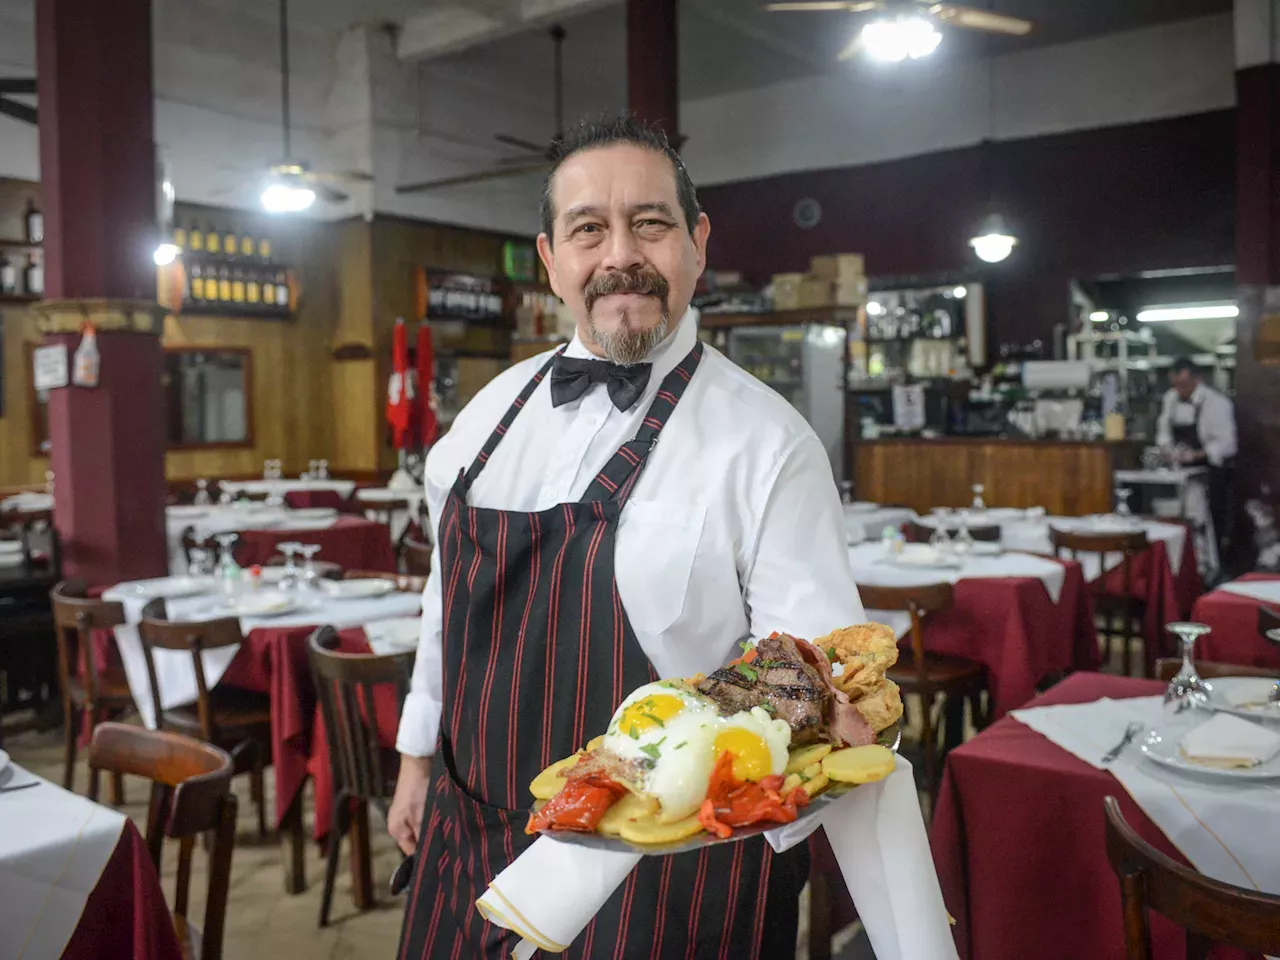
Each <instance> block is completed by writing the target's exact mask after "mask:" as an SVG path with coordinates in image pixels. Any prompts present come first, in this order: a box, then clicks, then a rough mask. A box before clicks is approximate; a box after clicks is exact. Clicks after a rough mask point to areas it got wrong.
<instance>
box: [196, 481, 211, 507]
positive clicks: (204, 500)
mask: <svg viewBox="0 0 1280 960" xmlns="http://www.w3.org/2000/svg"><path fill="white" fill-rule="evenodd" d="M192 502H193V503H194V504H196V506H200V507H207V506H208V505H209V504H211V503H212V502H213V500H212V499H211V498H210V497H209V481H208V480H197V481H196V495H195V497H194V498H193V499H192Z"/></svg>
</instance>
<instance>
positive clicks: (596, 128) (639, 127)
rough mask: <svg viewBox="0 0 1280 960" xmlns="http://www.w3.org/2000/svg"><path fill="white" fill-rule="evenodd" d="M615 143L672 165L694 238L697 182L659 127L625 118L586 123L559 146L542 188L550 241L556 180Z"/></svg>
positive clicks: (545, 229)
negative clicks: (586, 155)
mask: <svg viewBox="0 0 1280 960" xmlns="http://www.w3.org/2000/svg"><path fill="white" fill-rule="evenodd" d="M615 143H630V144H634V145H635V146H637V147H643V148H644V149H645V150H652V151H653V152H654V153H660V154H662V155H663V156H664V157H666V158H667V159H668V160H670V161H671V167H672V172H673V173H674V174H675V178H676V197H677V198H678V199H679V201H680V209H681V210H682V211H683V212H684V220H685V224H686V225H687V226H688V228H689V233H691V234H692V233H693V228H694V227H696V226H697V225H698V214H699V213H701V212H702V211H701V208H700V207H699V206H698V195H697V192H696V191H695V190H694V188H693V181H692V180H691V179H690V178H689V171H688V170H686V169H685V166H684V161H683V160H681V159H680V154H678V153H676V151H675V148H674V147H673V146H671V144H670V142H668V140H667V135H666V134H665V133H663V131H662V130H661V129H660V128H659V127H655V126H651V125H650V124H647V123H645V122H644V121H643V120H637V119H636V118H635V117H632V116H628V115H626V114H624V115H622V116H618V117H613V118H611V119H602V120H583V121H582V122H581V123H579V124H578V126H577V127H576V128H575V129H573V130H570V131H569V133H568V135H567V136H565V138H564V139H563V140H560V141H559V142H558V143H556V145H555V147H554V149H553V151H552V154H551V163H552V167H551V170H550V172H549V173H548V174H547V179H546V182H545V183H543V185H542V232H543V233H545V234H546V235H547V239H548V240H554V238H555V234H554V232H553V231H554V229H555V219H556V211H555V207H554V206H553V205H552V202H551V182H552V180H554V179H555V176H556V171H557V170H559V169H560V165H561V164H562V163H564V162H565V161H566V160H568V159H569V158H570V157H572V156H573V155H574V154H577V153H582V152H583V151H584V150H594V149H596V148H598V147H608V146H612V145H613V144H615Z"/></svg>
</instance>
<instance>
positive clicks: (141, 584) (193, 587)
mask: <svg viewBox="0 0 1280 960" xmlns="http://www.w3.org/2000/svg"><path fill="white" fill-rule="evenodd" d="M215 585H216V581H215V580H214V578H213V577H157V578H156V579H154V580H138V581H136V582H134V583H130V584H127V585H125V586H124V587H123V589H124V592H126V593H131V594H133V595H134V596H136V597H146V598H147V599H148V600H157V599H160V598H163V599H165V600H176V599H178V598H179V597H195V596H199V595H200V594H202V593H209V592H210V591H212V590H213V588H214V586H215Z"/></svg>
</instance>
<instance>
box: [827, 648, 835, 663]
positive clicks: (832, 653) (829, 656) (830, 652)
mask: <svg viewBox="0 0 1280 960" xmlns="http://www.w3.org/2000/svg"><path fill="white" fill-rule="evenodd" d="M827 659H828V660H830V661H831V662H832V663H835V662H836V648H835V647H827Z"/></svg>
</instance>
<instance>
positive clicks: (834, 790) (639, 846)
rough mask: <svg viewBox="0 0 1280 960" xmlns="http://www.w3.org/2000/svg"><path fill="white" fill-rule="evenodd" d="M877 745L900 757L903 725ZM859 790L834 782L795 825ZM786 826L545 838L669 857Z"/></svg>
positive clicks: (549, 833) (550, 833) (564, 833)
mask: <svg viewBox="0 0 1280 960" xmlns="http://www.w3.org/2000/svg"><path fill="white" fill-rule="evenodd" d="M876 742H877V743H879V744H880V745H881V746H883V747H888V748H889V749H890V750H892V751H893V752H894V753H897V752H898V747H899V745H900V744H901V743H902V722H901V721H898V722H896V723H894V724H893V725H892V726H888V727H885V728H884V729H883V730H881V731H880V733H879V734H878V735H877V736H876ZM858 786H859V784H855V783H836V782H835V781H832V784H831V786H830V787H828V788H827V789H826V790H824V791H822V793H820V794H818V795H817V796H816V797H813V798H812V799H811V800H810V801H809V803H808V804H807V805H806V806H805V807H803V808H802V809H801V810H800V811H799V813H798V814H797V816H796V819H795V820H794V821H793V822H794V823H802V822H804V821H805V820H808V819H810V818H811V817H816V816H818V815H819V814H821V813H823V812H824V811H825V810H826V809H827V808H828V807H830V806H831V805H832V804H833V803H835V802H836V801H837V800H839V799H840V798H841V797H843V796H844V795H845V794H847V793H848V792H849V791H850V790H856V789H857V788H858ZM540 807H541V804H540V803H539V804H535V805H534V809H535V810H537V809H539V808H540ZM782 826H787V824H781V823H760V824H755V825H753V826H750V827H734V828H733V835H732V836H729V837H726V838H725V839H723V840H722V839H720V838H719V837H717V836H716V835H715V834H714V833H708V832H706V831H703V832H702V833H698V834H695V835H694V836H692V837H687V838H685V839H684V840H679V841H677V842H675V843H665V844H662V843H632V842H631V841H629V840H624V839H622V837H608V836H604V835H603V834H599V833H578V832H575V831H572V830H544V831H542V835H543V836H545V837H550V838H551V839H553V840H556V841H558V842H560V843H568V844H571V845H573V846H576V847H587V848H588V849H591V850H609V851H612V852H613V853H633V854H634V853H639V854H642V855H644V856H646V857H666V856H670V855H672V854H675V853H689V852H691V851H694V850H701V849H702V848H703V847H711V846H717V845H719V844H722V843H740V842H741V841H743V840H749V839H750V838H751V837H757V836H759V835H760V834H762V833H768V832H769V831H770V830H776V829H778V828H779V827H782Z"/></svg>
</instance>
